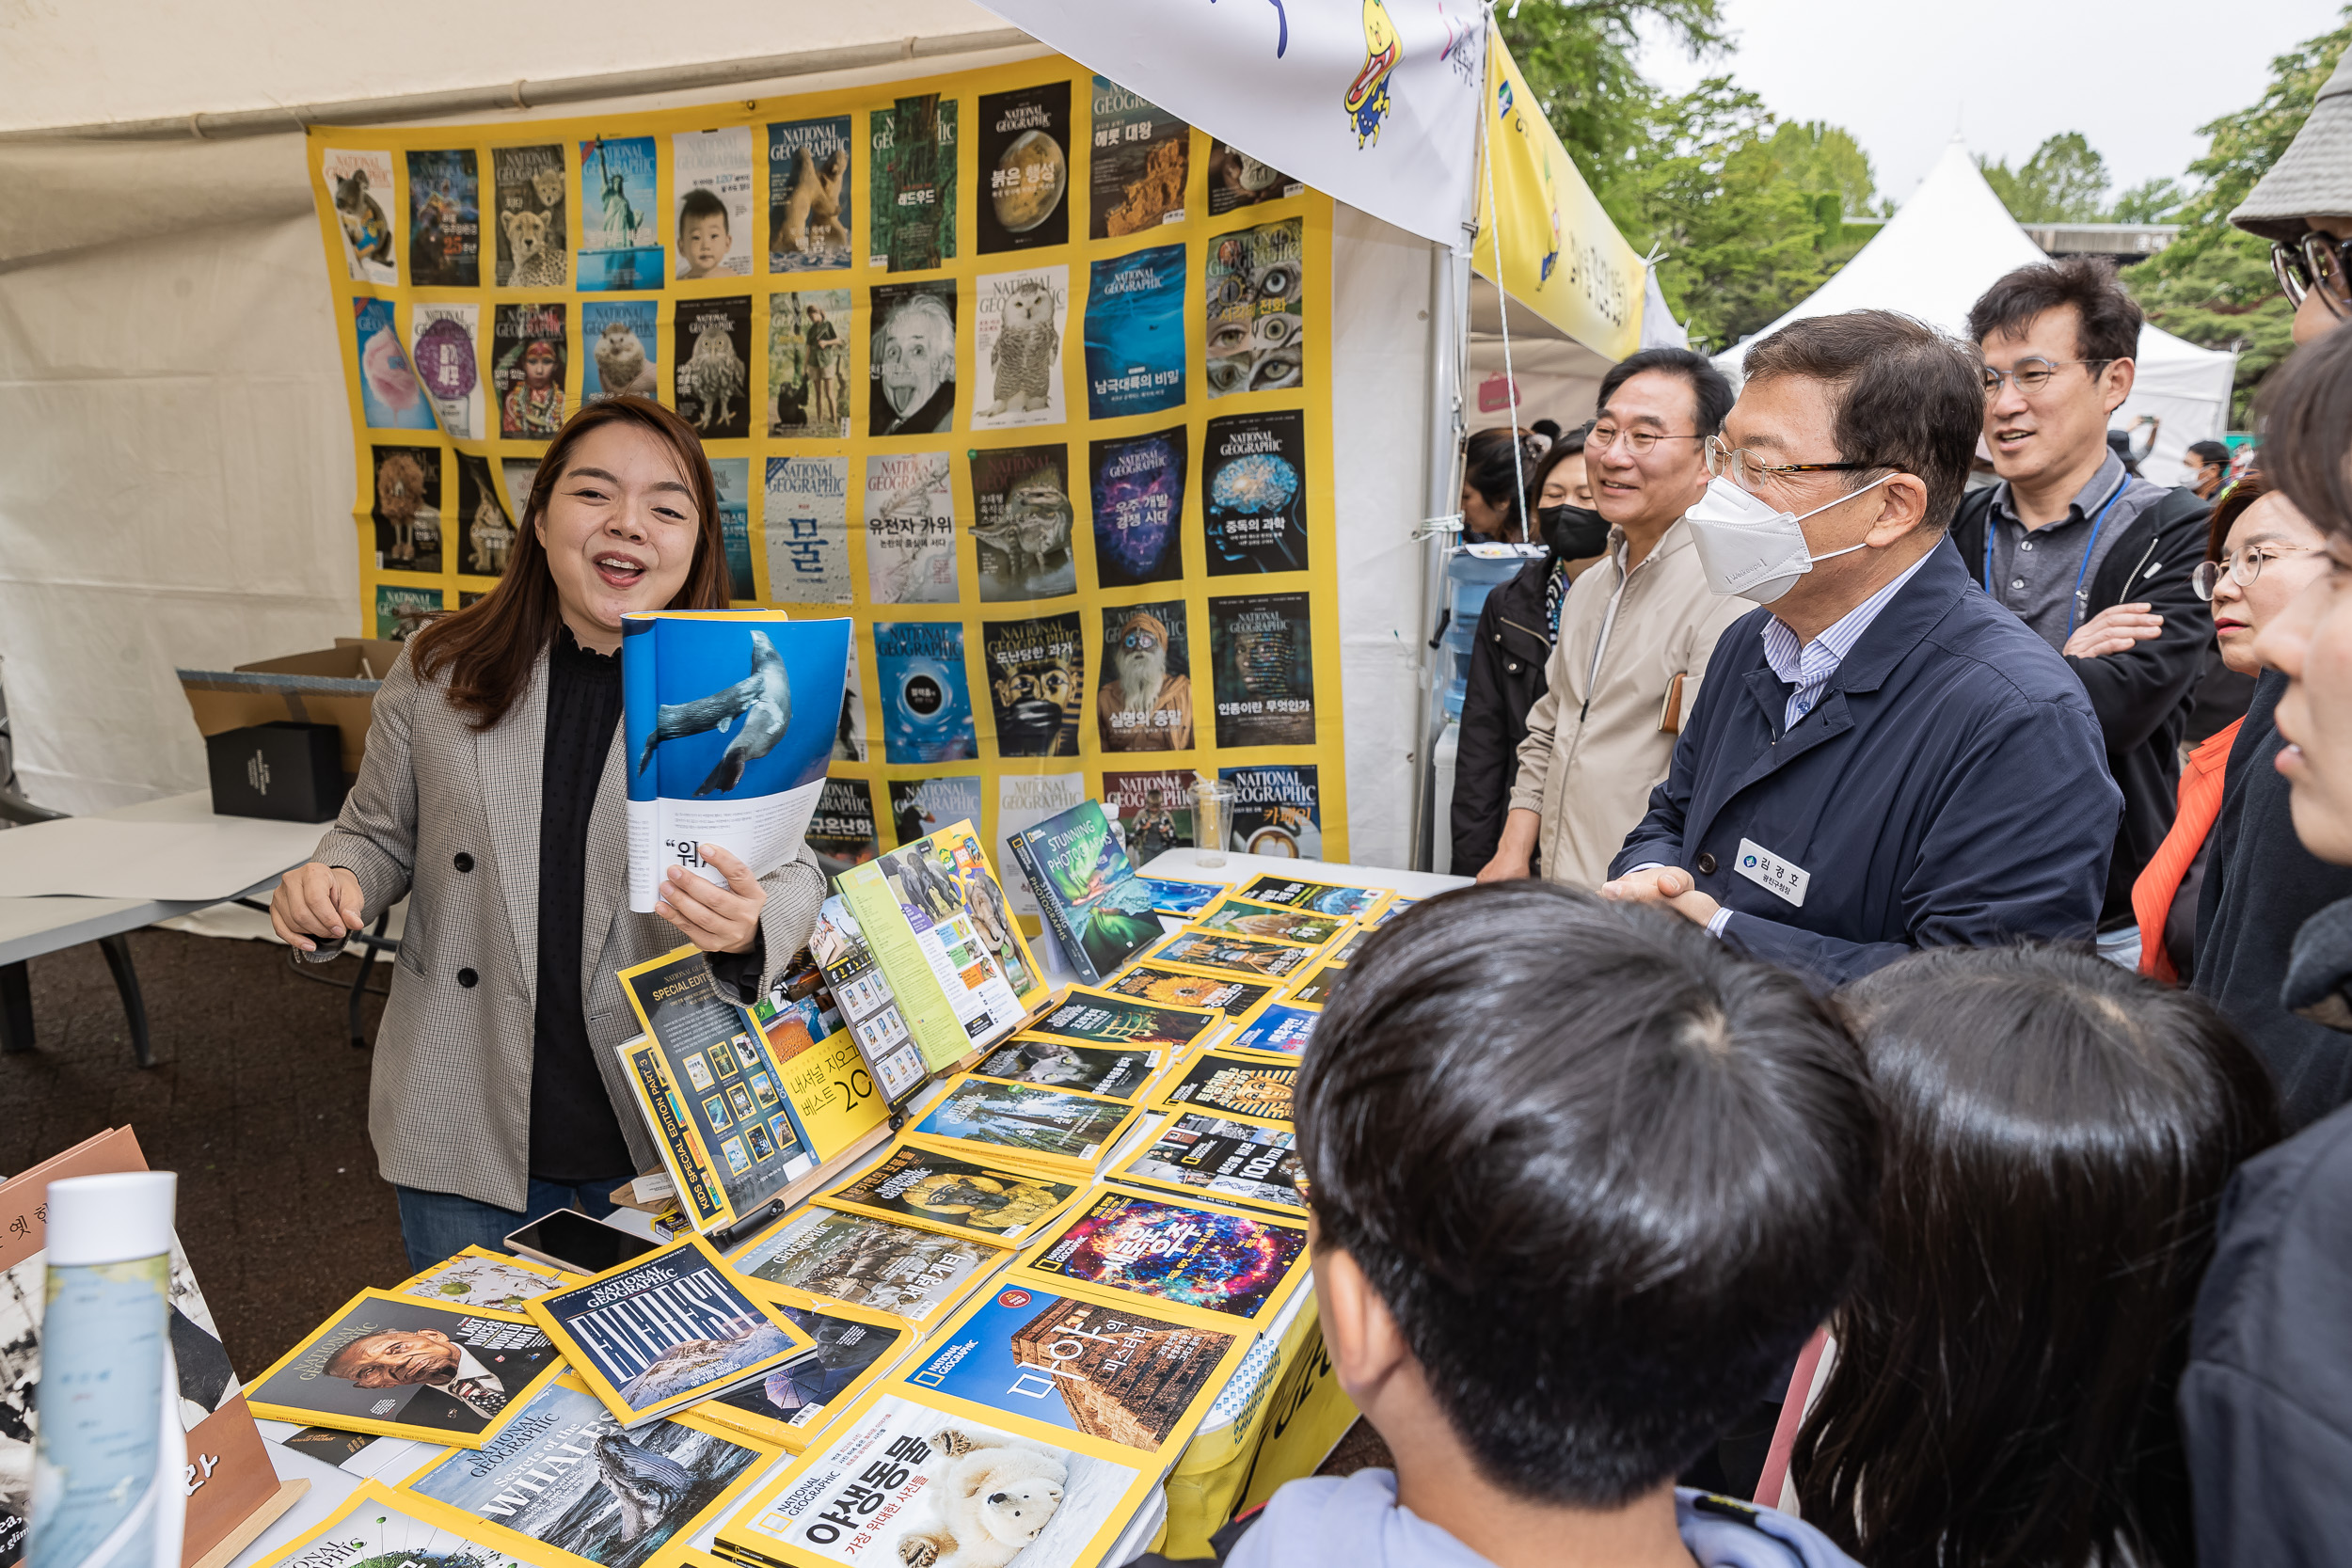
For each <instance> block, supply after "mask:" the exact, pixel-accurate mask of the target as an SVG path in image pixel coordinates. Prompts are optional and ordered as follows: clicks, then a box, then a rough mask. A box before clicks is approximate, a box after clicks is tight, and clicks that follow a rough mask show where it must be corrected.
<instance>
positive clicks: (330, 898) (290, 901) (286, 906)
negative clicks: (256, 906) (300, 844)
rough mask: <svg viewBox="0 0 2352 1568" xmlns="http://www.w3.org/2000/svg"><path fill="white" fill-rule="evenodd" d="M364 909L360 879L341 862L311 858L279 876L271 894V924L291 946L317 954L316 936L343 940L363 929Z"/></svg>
mask: <svg viewBox="0 0 2352 1568" xmlns="http://www.w3.org/2000/svg"><path fill="white" fill-rule="evenodd" d="M364 908H365V900H363V899H362V898H361V897H360V896H359V879H358V878H357V877H355V876H353V875H352V874H351V873H350V872H348V871H346V870H344V869H343V868H342V866H340V865H321V864H320V863H318V862H316V861H311V862H310V863H308V864H305V865H297V866H295V867H294V869H293V870H292V871H289V872H287V873H286V875H285V876H284V877H283V878H282V879H279V881H278V891H277V892H276V893H273V894H271V895H269V923H270V925H272V926H273V927H276V928H277V930H278V940H279V941H280V942H284V943H286V945H287V946H289V947H292V948H294V950H295V951H297V952H301V953H315V952H317V951H318V950H319V944H318V942H317V940H316V939H318V938H322V937H323V938H325V939H326V941H328V942H342V941H343V940H344V939H345V938H347V937H349V936H350V935H351V933H352V932H354V931H357V930H358V929H360V928H361V927H363V926H364V925H365V924H366V922H365V921H363V920H361V919H360V918H359V916H360V911H362V909H364Z"/></svg>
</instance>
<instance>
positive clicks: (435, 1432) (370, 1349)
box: [246, 1291, 560, 1449]
mask: <svg viewBox="0 0 2352 1568" xmlns="http://www.w3.org/2000/svg"><path fill="white" fill-rule="evenodd" d="M559 1361H560V1353H559V1351H558V1350H557V1347H556V1346H554V1345H553V1344H551V1343H549V1341H548V1336H547V1335H545V1334H543V1333H541V1332H540V1331H539V1330H538V1329H537V1328H535V1327H533V1326H532V1324H531V1323H530V1322H528V1321H527V1320H525V1319H524V1318H521V1317H518V1316H516V1315H513V1314H510V1313H502V1312H489V1311H485V1310H483V1309H481V1308H478V1307H477V1308H464V1307H438V1306H435V1305H433V1304H431V1303H428V1302H423V1301H419V1300H417V1299H416V1298H415V1297H413V1296H405V1295H397V1294H394V1293H393V1292H392V1291H360V1292H359V1293H358V1295H356V1296H354V1297H352V1298H351V1300H349V1301H348V1302H345V1303H344V1304H343V1306H342V1309H341V1310H340V1311H338V1312H337V1313H336V1314H335V1315H334V1316H333V1317H332V1318H329V1319H328V1320H327V1321H326V1323H324V1324H323V1325H321V1326H320V1327H319V1328H317V1329H315V1330H313V1331H312V1332H311V1333H310V1334H308V1335H305V1336H304V1337H303V1339H302V1342H301V1343H300V1344H298V1345H296V1346H294V1349H292V1350H290V1351H288V1352H287V1353H286V1354H285V1355H284V1357H283V1358H281V1359H280V1360H279V1361H278V1364H277V1365H276V1366H274V1367H272V1368H270V1370H267V1371H265V1372H263V1373H262V1375H261V1376H260V1377H258V1378H256V1379H254V1380H253V1382H252V1383H251V1384H250V1385H249V1386H247V1387H246V1403H247V1404H249V1405H250V1406H251V1407H252V1410H253V1414H254V1415H256V1416H259V1417H262V1418H266V1419H269V1420H278V1421H293V1422H294V1423H295V1424H296V1425H299V1426H310V1425H324V1426H334V1427H342V1428H343V1429H344V1430H346V1431H350V1432H373V1433H379V1434H381V1435H383V1436H387V1437H414V1438H417V1439H419V1440H420V1441H422V1442H427V1443H452V1444H455V1445H456V1446H457V1447H459V1448H461V1449H478V1448H481V1447H482V1446H483V1445H484V1444H485V1443H486V1442H487V1441H488V1440H489V1439H491V1438H492V1437H495V1436H497V1435H498V1434H499V1433H501V1431H503V1430H504V1429H505V1427H506V1424H507V1423H508V1422H509V1421H511V1420H513V1419H514V1418H515V1417H516V1413H517V1412H518V1411H519V1410H520V1409H521V1407H522V1406H523V1405H524V1404H526V1403H528V1402H530V1398H531V1396H532V1394H533V1393H535V1392H536V1391H537V1390H538V1387H539V1386H540V1385H541V1384H543V1383H545V1382H547V1381H548V1380H549V1379H550V1378H552V1377H554V1376H555V1373H556V1370H557V1367H558V1364H559Z"/></svg>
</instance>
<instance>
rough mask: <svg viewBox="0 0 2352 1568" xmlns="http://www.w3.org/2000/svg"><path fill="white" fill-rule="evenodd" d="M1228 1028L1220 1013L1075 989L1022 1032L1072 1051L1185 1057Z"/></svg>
mask: <svg viewBox="0 0 2352 1568" xmlns="http://www.w3.org/2000/svg"><path fill="white" fill-rule="evenodd" d="M1223 1027H1225V1017H1224V1015H1223V1014H1222V1013H1221V1012H1219V1011H1217V1010H1216V1008H1214V1007H1190V1006H1167V1005H1164V1004H1158V1003H1151V1002H1138V1001H1136V999H1134V998H1133V997H1128V996H1119V995H1114V994H1113V993H1111V992H1110V991H1106V990H1089V989H1088V988H1087V987H1085V986H1073V987H1071V988H1070V990H1069V991H1068V992H1067V993H1066V994H1065V995H1064V996H1063V998H1062V1000H1061V1001H1060V1002H1059V1003H1057V1005H1056V1006H1054V1007H1053V1008H1052V1009H1051V1010H1050V1011H1048V1012H1046V1013H1045V1014H1044V1015H1042V1016H1041V1017H1040V1018H1039V1019H1038V1021H1037V1022H1035V1023H1033V1024H1031V1025H1030V1026H1029V1027H1028V1028H1026V1029H1025V1030H1023V1031H1022V1037H1023V1038H1025V1039H1026V1038H1036V1037H1045V1038H1049V1039H1057V1040H1062V1041H1065V1042H1067V1043H1069V1044H1072V1045H1110V1046H1126V1047H1129V1048H1131V1049H1132V1048H1136V1047H1144V1048H1152V1049H1157V1050H1161V1051H1181V1050H1183V1049H1184V1047H1186V1046H1189V1045H1196V1044H1198V1043H1200V1041H1201V1040H1203V1039H1205V1038H1207V1037H1209V1036H1211V1035H1214V1034H1216V1032H1217V1031H1218V1030H1219V1029H1222V1028H1223Z"/></svg>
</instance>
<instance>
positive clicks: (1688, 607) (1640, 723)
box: [1477, 348, 1746, 887]
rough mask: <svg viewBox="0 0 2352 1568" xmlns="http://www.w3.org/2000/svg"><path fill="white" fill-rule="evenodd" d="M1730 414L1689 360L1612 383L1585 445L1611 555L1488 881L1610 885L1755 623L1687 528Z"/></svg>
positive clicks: (1560, 648)
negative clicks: (1730, 641)
mask: <svg viewBox="0 0 2352 1568" xmlns="http://www.w3.org/2000/svg"><path fill="white" fill-rule="evenodd" d="M1730 407H1731V384H1730V383H1729V382H1727V381H1725V380H1724V374H1723V372H1721V371H1719V370H1717V369H1716V368H1715V367H1714V365H1713V364H1712V363H1711V362H1709V361H1708V359H1706V358H1705V357H1704V356H1700V355H1696V354H1693V353H1692V352H1691V351H1690V350H1689V349H1683V348H1652V349H1644V350H1643V351H1642V352H1641V353H1639V354H1636V355H1634V356H1631V357H1630V358H1628V359H1625V360H1622V361H1620V362H1619V363H1617V364H1615V365H1613V366H1611V367H1610V370H1609V373H1608V374H1607V375H1605V376H1603V377H1602V378H1601V383H1600V414H1599V417H1598V418H1597V420H1594V422H1593V428H1592V430H1591V431H1590V432H1589V433H1588V434H1587V435H1586V436H1585V437H1584V473H1585V481H1586V483H1588V484H1590V485H1591V487H1592V491H1593V509H1594V510H1595V511H1597V512H1598V513H1599V514H1600V515H1601V518H1602V520H1603V521H1605V522H1606V523H1608V524H1609V545H1608V554H1607V556H1606V557H1605V558H1604V559H1603V560H1602V561H1601V562H1599V563H1598V564H1597V565H1594V566H1592V567H1590V568H1588V569H1587V570H1586V571H1585V572H1584V573H1583V574H1582V575H1581V576H1580V577H1578V578H1577V579H1576V580H1575V581H1574V582H1573V583H1571V584H1569V586H1568V591H1567V596H1566V597H1565V599H1564V600H1563V601H1562V603H1561V607H1560V630H1559V634H1558V636H1557V637H1555V638H1554V639H1553V641H1552V647H1551V657H1550V658H1549V661H1548V662H1547V663H1546V665H1545V668H1544V681H1545V688H1544V694H1543V695H1542V696H1541V697H1538V698H1537V699H1536V700H1535V704H1534V706H1533V707H1531V708H1529V709H1528V710H1527V738H1526V739H1524V740H1522V741H1521V742H1519V749H1518V774H1517V777H1516V779H1515V780H1514V782H1513V783H1512V785H1511V809H1510V813H1509V815H1508V816H1506V817H1505V818H1504V819H1503V826H1502V838H1501V841H1500V842H1499V843H1498V845H1497V846H1496V848H1495V853H1494V858H1493V859H1491V860H1489V861H1488V862H1487V863H1486V866H1485V867H1484V868H1483V869H1481V870H1480V871H1479V872H1478V874H1477V875H1478V879H1479V880H1480V881H1482V882H1496V881H1504V880H1507V879H1512V878H1515V877H1524V876H1526V875H1528V872H1529V868H1530V865H1531V863H1533V864H1534V868H1535V870H1536V871H1537V873H1538V874H1539V875H1542V876H1545V877H1549V878H1550V879H1552V880H1553V881H1556V882H1573V883H1576V884H1578V885H1580V886H1583V887H1592V886H1595V885H1597V884H1598V883H1599V882H1601V881H1602V880H1603V879H1606V878H1607V876H1608V874H1609V860H1610V857H1611V856H1613V855H1614V854H1615V853H1616V852H1617V846H1618V845H1620V844H1622V843H1624V842H1625V834H1626V830H1627V829H1629V828H1630V827H1632V826H1633V824H1634V823H1636V822H1638V821H1640V820H1641V817H1642V812H1643V810H1644V808H1645V802H1646V801H1647V800H1648V799H1649V791H1650V786H1651V785H1653V784H1656V783H1658V781H1659V780H1661V779H1662V778H1664V777H1665V776H1666V768H1667V765H1668V763H1669V762H1671V761H1672V760H1673V757H1674V747H1675V736H1676V733H1677V731H1678V730H1679V729H1680V728H1681V726H1682V718H1683V715H1685V714H1687V713H1689V712H1690V711H1691V704H1692V702H1693V701H1694V700H1695V699H1696V698H1697V696H1698V692H1699V685H1700V681H1701V679H1702V677H1704V676H1705V674H1706V673H1707V661H1708V657H1709V656H1710V655H1711V654H1712V653H1713V652H1714V650H1715V642H1716V639H1717V638H1719V637H1720V636H1722V634H1723V630H1724V627H1725V626H1729V625H1730V624H1731V623H1732V622H1734V621H1736V620H1738V619H1739V618H1740V612H1741V611H1742V610H1744V609H1745V608H1746V607H1745V606H1743V605H1741V604H1740V602H1739V601H1738V600H1736V599H1724V598H1722V597H1719V596H1718V595H1716V594H1713V593H1710V592H1709V591H1708V586H1707V574H1706V573H1705V572H1704V571H1703V570H1701V568H1700V566H1699V562H1698V556H1697V555H1696V553H1695V552H1693V551H1692V547H1691V534H1690V531H1689V530H1688V529H1687V528H1685V527H1684V526H1683V524H1682V515H1683V513H1685V512H1686V511H1688V510H1689V509H1690V507H1691V503H1692V502H1693V501H1695V500H1697V499H1699V497H1700V496H1702V495H1704V494H1705V493H1706V491H1707V460H1706V454H1705V452H1704V451H1702V450H1701V449H1702V447H1703V446H1704V444H1705V443H1706V441H1707V439H1708V436H1713V435H1714V434H1715V433H1716V431H1717V430H1718V429H1720V428H1721V427H1722V425H1723V420H1724V414H1725V413H1726V412H1727V411H1728V410H1729V409H1730Z"/></svg>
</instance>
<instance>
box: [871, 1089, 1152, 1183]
mask: <svg viewBox="0 0 2352 1568" xmlns="http://www.w3.org/2000/svg"><path fill="white" fill-rule="evenodd" d="M1135 1117H1136V1110H1135V1107H1133V1106H1131V1105H1128V1104H1126V1103H1124V1102H1123V1101H1117V1100H1105V1099H1103V1098H1101V1097H1099V1096H1095V1095H1089V1094H1075V1093H1073V1092H1071V1091H1069V1090H1067V1089H1049V1088H1042V1087H1040V1086H1039V1085H1034V1084H1002V1083H998V1082H996V1081H995V1080H993V1079H989V1078H960V1079H958V1080H956V1082H955V1083H953V1084H951V1085H948V1089H947V1093H946V1097H945V1098H943V1099H941V1100H940V1101H937V1102H936V1103H935V1104H933V1105H932V1106H931V1108H930V1110H929V1111H927V1112H925V1113H924V1116H923V1119H922V1120H920V1121H918V1122H916V1123H914V1125H913V1126H912V1127H911V1128H910V1129H909V1130H908V1132H907V1138H908V1141H909V1142H911V1143H914V1144H916V1145H918V1146H919V1147H922V1148H934V1149H938V1150H940V1151H941V1152H943V1153H948V1154H955V1155H958V1156H960V1157H961V1158H965V1159H972V1160H986V1161H992V1162H999V1163H1002V1164H1008V1165H1010V1166H1012V1167H1013V1168H1014V1169H1016V1170H1025V1171H1035V1172H1037V1173H1039V1174H1041V1175H1043V1176H1046V1177H1050V1178H1053V1179H1055V1180H1080V1181H1083V1180H1087V1179H1088V1178H1089V1177H1091V1176H1092V1175H1093V1174H1094V1168H1095V1166H1096V1165H1098V1164H1101V1163H1102V1159H1103V1156H1104V1154H1106V1153H1107V1152H1109V1150H1110V1148H1111V1146H1112V1145H1113V1144H1115V1143H1117V1142H1118V1141H1119V1136H1120V1133H1122V1132H1126V1130H1127V1127H1128V1124H1129V1123H1131V1122H1132V1121H1134V1119H1135Z"/></svg>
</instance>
